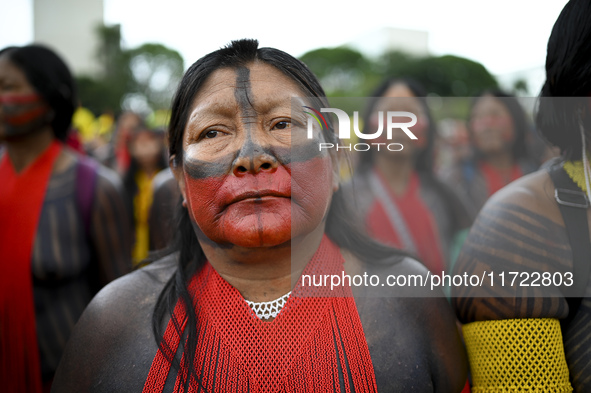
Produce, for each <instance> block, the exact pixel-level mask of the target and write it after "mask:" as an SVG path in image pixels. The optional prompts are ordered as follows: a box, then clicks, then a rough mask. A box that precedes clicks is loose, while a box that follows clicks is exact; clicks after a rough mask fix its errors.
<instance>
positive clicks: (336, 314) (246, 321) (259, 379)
mask: <svg viewBox="0 0 591 393" xmlns="http://www.w3.org/2000/svg"><path fill="white" fill-rule="evenodd" d="M343 262H344V261H343V257H342V256H341V253H340V251H339V249H338V247H337V246H336V245H334V244H333V243H332V242H331V241H330V240H329V239H328V238H327V237H326V236H325V237H324V238H323V240H322V243H321V245H320V247H319V249H318V250H317V251H316V253H315V255H314V257H313V258H312V260H311V261H310V262H309V263H308V265H307V266H306V268H305V269H304V272H303V275H312V274H316V275H318V274H323V275H324V274H338V275H339V276H340V275H341V274H342V273H343ZM305 284H306V285H308V282H307V281H306V282H305ZM329 285H330V283H329ZM189 291H190V293H191V294H192V296H193V298H194V299H195V303H196V305H195V312H196V314H197V332H198V333H197V336H198V339H197V351H196V358H195V367H194V370H193V372H192V373H191V375H193V376H197V379H199V382H197V381H196V380H195V378H191V380H190V385H189V387H190V388H189V391H190V392H195V391H198V390H199V383H201V384H202V386H203V387H205V391H207V392H251V393H254V392H335V391H338V392H340V391H341V388H344V390H345V391H346V392H353V391H354V392H357V393H362V392H376V391H377V387H376V381H375V375H374V370H373V365H372V362H371V358H370V354H369V349H368V347H367V342H366V340H365V335H364V333H363V327H362V326H361V321H360V319H359V314H358V312H357V307H356V305H355V300H354V299H353V297H352V292H351V288H350V287H349V286H341V287H338V288H335V289H334V291H330V286H329V287H328V288H326V287H324V288H319V287H316V288H313V287H309V286H308V287H306V286H303V285H302V279H301V278H300V281H298V283H297V285H296V287H295V288H294V290H293V291H292V294H291V296H290V297H289V299H288V300H287V303H286V304H285V306H284V307H283V309H282V310H281V312H280V313H279V315H278V316H277V317H276V318H275V319H274V320H273V321H271V322H264V321H261V320H260V319H258V318H257V317H256V316H255V314H254V312H253V311H252V310H251V309H250V307H249V306H248V305H247V304H246V302H245V301H244V299H243V297H242V296H241V295H240V293H239V292H238V291H237V290H236V289H235V288H234V287H232V286H231V285H230V284H229V283H228V282H226V281H225V280H224V279H223V278H222V277H221V276H220V275H219V274H217V272H216V271H215V270H214V269H213V267H212V266H211V265H210V264H209V263H206V265H205V266H204V267H203V268H202V269H201V271H200V272H198V273H197V274H195V275H194V276H193V278H192V279H191V280H190V283H189ZM175 320H176V321H179V323H178V329H177V328H175V323H174V321H175ZM186 323H187V321H186V314H185V309H184V307H183V305H182V302H180V301H179V302H177V304H176V307H175V309H174V316H173V318H171V320H170V322H169V323H168V326H167V328H166V331H165V334H164V340H165V345H164V347H165V348H170V351H168V355H169V356H166V354H165V353H163V351H162V350H159V351H158V353H157V354H156V357H155V358H154V361H153V363H152V367H151V369H150V372H149V374H148V378H147V380H146V383H145V386H144V390H143V391H144V393H147V392H162V390H163V388H164V384H165V382H166V379H167V378H168V375H169V372H170V370H171V363H170V362H169V361H168V360H167V359H170V358H171V355H172V354H174V353H176V352H177V349H178V347H179V344H180V337H182V332H183V331H184V329H185V327H186ZM187 375H188V370H187V366H186V361H185V358H184V355H183V358H182V360H181V372H178V373H177V374H176V385H175V392H178V391H183V380H184V378H186V376H187ZM173 377H174V375H173Z"/></svg>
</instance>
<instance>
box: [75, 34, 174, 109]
mask: <svg viewBox="0 0 591 393" xmlns="http://www.w3.org/2000/svg"><path fill="white" fill-rule="evenodd" d="M96 34H97V35H98V36H99V42H100V44H99V47H98V50H97V54H96V59H97V61H98V63H99V64H100V68H101V72H100V73H99V74H97V75H95V76H89V75H79V76H77V78H76V79H77V82H78V91H79V99H80V103H81V105H82V106H84V107H86V108H88V109H90V110H91V111H93V112H94V113H95V114H97V115H98V114H100V113H105V112H111V113H119V112H120V111H121V110H122V109H132V110H135V111H138V112H145V113H146V114H148V113H151V112H153V111H155V110H158V109H168V107H169V106H170V100H171V97H172V94H173V92H174V91H173V90H174V89H175V88H176V85H177V84H178V82H179V80H180V78H181V77H182V74H183V70H184V64H183V58H182V57H181V55H180V54H179V53H178V52H177V51H175V50H173V49H170V48H167V47H165V46H164V45H161V44H152V43H149V44H144V45H141V46H139V47H137V48H132V49H128V50H126V49H123V48H122V47H121V29H120V26H119V25H115V26H99V27H97V29H96Z"/></svg>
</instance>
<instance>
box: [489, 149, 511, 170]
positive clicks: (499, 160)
mask: <svg viewBox="0 0 591 393" xmlns="http://www.w3.org/2000/svg"><path fill="white" fill-rule="evenodd" d="M484 162H486V163H487V164H488V165H490V166H492V167H493V168H495V169H496V170H498V171H500V172H503V171H509V170H510V169H512V168H513V166H514V165H515V160H514V159H513V154H511V152H509V151H502V152H499V153H496V154H491V155H488V156H486V157H485V159H484Z"/></svg>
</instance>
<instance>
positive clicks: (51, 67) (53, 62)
mask: <svg viewBox="0 0 591 393" xmlns="http://www.w3.org/2000/svg"><path fill="white" fill-rule="evenodd" d="M0 55H5V56H7V57H8V59H9V60H10V62H11V63H13V64H14V65H15V66H17V67H18V68H19V69H20V70H21V71H23V73H24V74H25V76H26V77H27V80H28V81H29V83H30V84H31V85H32V86H33V88H34V89H35V91H37V93H39V95H41V97H43V99H44V100H45V102H46V103H47V104H48V105H49V107H50V108H51V109H52V110H53V114H54V116H53V119H52V121H51V128H52V129H53V133H54V135H55V137H56V138H57V139H59V140H61V141H65V140H66V138H67V136H68V132H69V130H70V124H71V122H72V115H73V114H74V110H75V109H76V106H77V98H76V84H75V82H74V78H73V77H72V74H71V73H70V70H69V68H68V66H67V65H66V63H64V61H63V60H62V59H61V58H60V57H59V56H58V55H57V54H56V53H55V52H54V51H52V50H51V49H49V48H46V47H44V46H42V45H37V44H35V45H27V46H21V47H17V46H11V47H7V48H4V49H2V50H0Z"/></svg>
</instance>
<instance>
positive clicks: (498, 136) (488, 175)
mask: <svg viewBox="0 0 591 393" xmlns="http://www.w3.org/2000/svg"><path fill="white" fill-rule="evenodd" d="M530 129H531V126H530V124H529V122H528V119H527V116H526V114H525V112H524V110H523V108H522V107H521V105H520V104H519V102H518V101H517V99H516V98H515V97H514V96H511V95H509V94H506V93H504V92H502V91H498V90H490V91H486V92H484V93H482V94H481V95H480V96H478V97H477V98H475V99H474V101H473V103H472V106H471V109H470V115H469V117H468V132H469V136H470V141H471V144H472V148H473V155H472V156H471V157H470V158H469V159H467V160H464V161H462V162H460V163H459V164H458V165H456V166H455V167H453V168H450V169H449V170H448V171H447V172H445V173H442V179H443V180H444V181H445V182H446V183H447V184H449V185H450V186H453V187H454V189H455V191H456V192H457V194H458V196H459V197H460V198H461V199H462V201H463V203H464V204H465V205H466V207H467V208H468V211H469V213H470V215H471V217H472V219H473V218H474V217H476V214H477V213H478V211H479V210H480V209H481V208H482V206H483V205H484V203H485V202H486V200H487V199H488V198H489V197H490V196H491V195H492V194H494V193H495V192H497V191H498V190H500V189H501V188H502V187H504V186H506V185H507V184H509V183H511V182H512V181H514V180H517V179H518V178H520V177H521V176H523V175H525V174H528V173H530V172H532V171H534V170H535V169H536V168H537V165H536V164H535V163H534V162H533V161H532V160H530V159H529V157H528V152H527V147H526V138H527V136H528V135H529V134H530V131H531V130H530Z"/></svg>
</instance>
